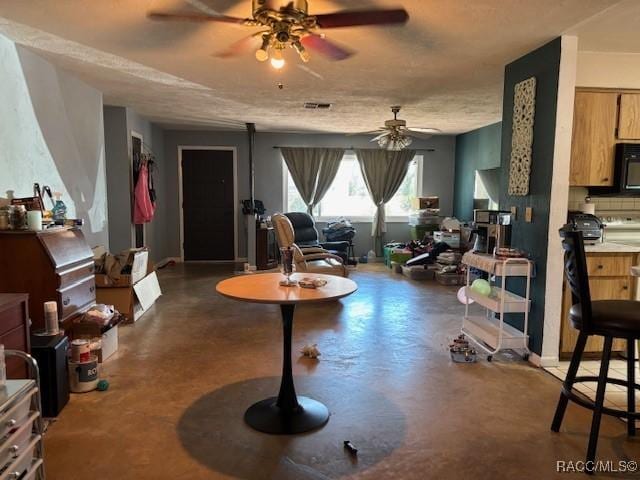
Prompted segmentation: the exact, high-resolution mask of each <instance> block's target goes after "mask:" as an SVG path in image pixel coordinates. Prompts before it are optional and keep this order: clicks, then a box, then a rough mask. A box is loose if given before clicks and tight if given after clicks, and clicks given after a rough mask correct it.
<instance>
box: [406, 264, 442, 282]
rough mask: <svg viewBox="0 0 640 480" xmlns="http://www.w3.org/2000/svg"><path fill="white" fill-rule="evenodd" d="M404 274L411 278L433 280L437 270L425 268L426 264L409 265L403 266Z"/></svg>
mask: <svg viewBox="0 0 640 480" xmlns="http://www.w3.org/2000/svg"><path fill="white" fill-rule="evenodd" d="M402 274H403V275H404V276H405V277H407V278H410V279H411V280H433V279H434V278H435V275H436V274H435V270H432V269H430V268H425V267H424V266H421V265H420V266H416V267H407V266H406V265H403V266H402Z"/></svg>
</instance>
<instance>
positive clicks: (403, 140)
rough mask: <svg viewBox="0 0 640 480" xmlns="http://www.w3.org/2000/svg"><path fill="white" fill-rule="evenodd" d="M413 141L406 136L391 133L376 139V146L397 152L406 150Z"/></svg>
mask: <svg viewBox="0 0 640 480" xmlns="http://www.w3.org/2000/svg"><path fill="white" fill-rule="evenodd" d="M412 142H413V139H412V138H411V137H409V136H407V135H403V134H401V133H391V134H390V135H385V136H384V137H380V138H379V139H378V146H379V147H380V148H384V149H385V150H389V151H392V152H397V151H400V150H403V149H405V148H407V147H408V146H409V145H411V143H412Z"/></svg>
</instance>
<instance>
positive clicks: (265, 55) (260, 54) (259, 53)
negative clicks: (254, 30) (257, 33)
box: [256, 48, 269, 62]
mask: <svg viewBox="0 0 640 480" xmlns="http://www.w3.org/2000/svg"><path fill="white" fill-rule="evenodd" d="M256 60H258V61H259V62H266V61H267V60H269V52H268V51H267V50H263V49H262V48H260V49H258V50H256Z"/></svg>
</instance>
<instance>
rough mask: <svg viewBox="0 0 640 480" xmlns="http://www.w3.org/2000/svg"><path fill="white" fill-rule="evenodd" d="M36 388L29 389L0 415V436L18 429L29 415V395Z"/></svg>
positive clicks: (3, 437) (2, 436)
mask: <svg viewBox="0 0 640 480" xmlns="http://www.w3.org/2000/svg"><path fill="white" fill-rule="evenodd" d="M35 393H36V390H35V389H34V390H31V391H30V392H29V393H28V394H27V395H25V396H24V397H23V398H21V399H20V400H19V401H18V402H17V403H16V404H15V405H13V406H12V407H11V408H9V409H8V410H7V411H6V412H4V413H2V414H1V415H0V438H2V439H5V438H7V437H8V436H9V435H11V434H12V433H13V432H15V431H16V430H18V429H19V428H20V427H21V426H22V425H24V423H25V422H26V421H27V419H28V417H29V410H30V408H31V397H32V396H33V395H34V394H35Z"/></svg>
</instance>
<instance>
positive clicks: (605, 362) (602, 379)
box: [587, 337, 613, 462]
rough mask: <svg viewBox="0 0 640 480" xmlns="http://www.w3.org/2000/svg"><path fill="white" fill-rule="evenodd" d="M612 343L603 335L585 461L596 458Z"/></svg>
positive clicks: (609, 338)
mask: <svg viewBox="0 0 640 480" xmlns="http://www.w3.org/2000/svg"><path fill="white" fill-rule="evenodd" d="M612 345H613V337H604V347H603V349H602V361H601V362H600V375H599V376H598V388H597V390H596V401H595V402H594V408H593V419H592V420H591V433H590V434H589V446H588V447H587V462H593V461H594V460H595V459H596V448H597V447H598V433H600V420H602V407H603V406H604V394H605V392H606V390H607V375H609V360H610V359H611V346H612Z"/></svg>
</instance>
